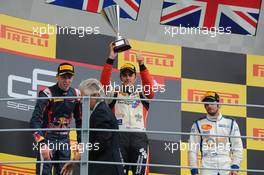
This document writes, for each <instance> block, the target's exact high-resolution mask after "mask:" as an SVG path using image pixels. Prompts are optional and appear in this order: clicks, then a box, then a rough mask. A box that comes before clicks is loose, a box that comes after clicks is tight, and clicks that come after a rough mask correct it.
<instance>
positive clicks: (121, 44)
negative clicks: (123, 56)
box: [114, 39, 131, 52]
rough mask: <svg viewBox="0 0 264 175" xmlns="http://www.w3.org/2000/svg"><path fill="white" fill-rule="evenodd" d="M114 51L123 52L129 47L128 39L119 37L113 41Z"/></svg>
mask: <svg viewBox="0 0 264 175" xmlns="http://www.w3.org/2000/svg"><path fill="white" fill-rule="evenodd" d="M114 45H115V46H114V52H123V51H126V50H129V49H131V46H130V45H129V42H128V40H126V39H120V40H117V41H115V42H114Z"/></svg>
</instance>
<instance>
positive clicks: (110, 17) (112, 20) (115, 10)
mask: <svg viewBox="0 0 264 175" xmlns="http://www.w3.org/2000/svg"><path fill="white" fill-rule="evenodd" d="M101 14H102V15H103V16H104V18H105V20H106V21H107V22H108V24H109V25H110V26H111V27H112V29H113V30H114V32H115V33H116V40H115V41H114V43H113V44H114V51H115V52H123V51H126V50H128V49H130V48H131V46H130V45H129V42H128V40H127V39H125V38H123V37H122V36H121V35H120V28H119V26H120V25H119V16H120V9H119V5H112V6H108V7H106V8H104V9H103V10H102V12H101Z"/></svg>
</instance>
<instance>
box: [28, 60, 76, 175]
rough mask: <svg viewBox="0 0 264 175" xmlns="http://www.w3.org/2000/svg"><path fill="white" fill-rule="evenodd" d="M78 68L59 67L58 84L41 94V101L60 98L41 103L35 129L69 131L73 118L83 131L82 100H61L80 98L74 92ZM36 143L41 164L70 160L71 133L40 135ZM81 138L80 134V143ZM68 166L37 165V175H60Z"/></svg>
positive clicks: (32, 124)
mask: <svg viewBox="0 0 264 175" xmlns="http://www.w3.org/2000/svg"><path fill="white" fill-rule="evenodd" d="M73 75H74V67H73V66H72V65H71V64H69V63H62V64H60V65H59V67H58V73H57V76H56V77H57V80H58V81H57V84H56V85H54V86H51V87H48V88H46V89H44V90H43V91H40V92H39V97H58V98H55V99H39V100H37V103H36V106H35V109H34V112H33V114H32V118H31V120H30V127H31V128H36V129H38V128H69V127H70V123H71V120H72V118H75V124H76V128H81V103H80V100H79V99H70V98H69V99H62V98H60V97H67V96H79V91H78V89H74V88H71V87H70V86H71V83H72V80H73ZM33 135H34V138H35V142H36V143H37V144H38V148H39V150H38V155H37V160H39V161H40V160H41V161H43V160H47V161H49V160H70V158H71V149H70V139H69V131H65V130H64V131H63V130H56V131H36V132H34V134H33ZM80 140H81V135H80V132H79V131H78V132H77V141H78V143H80ZM63 165H64V163H55V164H51V163H37V165H36V174H38V175H51V174H52V166H53V167H54V173H55V174H60V171H61V169H62V167H63Z"/></svg>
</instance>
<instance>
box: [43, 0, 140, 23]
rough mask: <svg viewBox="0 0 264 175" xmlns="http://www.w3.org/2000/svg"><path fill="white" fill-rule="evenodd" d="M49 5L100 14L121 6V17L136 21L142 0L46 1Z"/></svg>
mask: <svg viewBox="0 0 264 175" xmlns="http://www.w3.org/2000/svg"><path fill="white" fill-rule="evenodd" d="M46 2H47V3H50V4H54V5H59V6H63V7H69V8H74V9H79V10H84V11H88V12H93V13H100V12H101V10H102V9H103V8H105V7H108V6H111V5H114V4H118V5H119V6H120V17H121V18H129V19H133V20H136V19H137V16H138V12H139V7H140V4H141V0H46Z"/></svg>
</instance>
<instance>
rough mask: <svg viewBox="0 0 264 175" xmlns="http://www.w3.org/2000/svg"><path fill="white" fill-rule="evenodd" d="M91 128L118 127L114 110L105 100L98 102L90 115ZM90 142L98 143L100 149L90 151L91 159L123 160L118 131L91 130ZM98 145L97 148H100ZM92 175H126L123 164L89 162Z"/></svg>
mask: <svg viewBox="0 0 264 175" xmlns="http://www.w3.org/2000/svg"><path fill="white" fill-rule="evenodd" d="M90 128H101V129H117V130H118V124H117V120H116V117H115V115H114V113H113V112H112V110H111V109H110V108H109V106H108V105H107V104H106V103H105V102H100V103H99V104H97V106H96V107H95V109H94V110H93V112H92V114H91V116H90ZM89 141H90V143H91V144H92V145H95V144H97V146H98V147H99V149H98V150H96V149H94V148H95V147H94V146H93V150H91V151H89V160H92V161H111V162H121V159H122V156H121V153H120V149H119V133H118V132H105V131H104V132H102V131H101V132H100V131H90V139H89ZM98 147H97V148H98ZM89 173H90V174H91V175H124V167H123V166H122V165H107V164H89Z"/></svg>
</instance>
